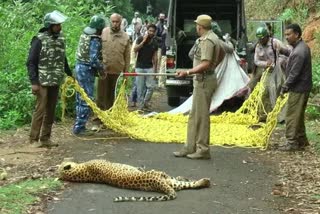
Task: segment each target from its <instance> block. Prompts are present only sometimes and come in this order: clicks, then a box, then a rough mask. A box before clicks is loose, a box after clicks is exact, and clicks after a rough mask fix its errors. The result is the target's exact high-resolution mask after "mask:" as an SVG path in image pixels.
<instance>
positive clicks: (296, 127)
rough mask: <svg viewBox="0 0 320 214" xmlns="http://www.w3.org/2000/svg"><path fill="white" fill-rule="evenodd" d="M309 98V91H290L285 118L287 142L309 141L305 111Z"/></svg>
mask: <svg viewBox="0 0 320 214" xmlns="http://www.w3.org/2000/svg"><path fill="white" fill-rule="evenodd" d="M308 99H309V92H307V93H294V92H289V97H288V102H287V112H286V119H285V120H286V139H287V143H292V144H299V145H304V144H305V143H306V142H307V141H308V139H307V135H306V127H305V124H304V112H305V110H306V107H307V102H308Z"/></svg>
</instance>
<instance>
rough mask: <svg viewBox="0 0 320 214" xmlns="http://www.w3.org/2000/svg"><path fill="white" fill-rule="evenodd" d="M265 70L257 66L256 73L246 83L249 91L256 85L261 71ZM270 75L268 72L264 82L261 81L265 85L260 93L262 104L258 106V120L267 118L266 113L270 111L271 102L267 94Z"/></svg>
mask: <svg viewBox="0 0 320 214" xmlns="http://www.w3.org/2000/svg"><path fill="white" fill-rule="evenodd" d="M264 71H265V69H264V68H260V67H257V69H256V73H255V74H254V76H253V77H252V78H251V80H250V82H249V83H248V87H249V88H250V90H251V91H253V89H254V88H255V87H256V85H257V84H258V82H259V81H260V79H261V77H262V74H263V72H264ZM270 76H271V73H268V74H267V76H266V79H265V82H264V83H263V86H264V87H265V90H264V92H263V94H262V97H261V101H262V105H259V106H258V116H259V120H260V121H265V120H266V119H267V114H268V113H269V112H270V111H272V104H271V100H270V94H269V89H268V87H269V81H270V80H269V78H270Z"/></svg>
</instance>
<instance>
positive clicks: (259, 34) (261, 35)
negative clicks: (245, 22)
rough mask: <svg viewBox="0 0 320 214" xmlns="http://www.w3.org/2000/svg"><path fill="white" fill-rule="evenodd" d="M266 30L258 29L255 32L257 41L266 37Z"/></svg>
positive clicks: (263, 28)
mask: <svg viewBox="0 0 320 214" xmlns="http://www.w3.org/2000/svg"><path fill="white" fill-rule="evenodd" d="M268 35H269V33H268V30H267V29H266V28H265V27H258V29H257V31H256V37H257V38H258V39H263V38H264V37H266V36H268Z"/></svg>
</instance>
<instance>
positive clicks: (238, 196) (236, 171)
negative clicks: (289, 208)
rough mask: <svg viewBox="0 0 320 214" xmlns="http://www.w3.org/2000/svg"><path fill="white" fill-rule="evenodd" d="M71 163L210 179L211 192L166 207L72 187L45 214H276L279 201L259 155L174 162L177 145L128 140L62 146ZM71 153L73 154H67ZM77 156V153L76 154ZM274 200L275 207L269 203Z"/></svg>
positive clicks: (271, 170)
mask: <svg viewBox="0 0 320 214" xmlns="http://www.w3.org/2000/svg"><path fill="white" fill-rule="evenodd" d="M64 146H65V149H66V151H67V153H68V154H69V156H70V157H74V159H75V160H76V161H87V160H91V159H97V158H100V159H108V160H110V161H114V162H120V163H126V164H130V165H134V166H145V167H146V168H147V169H159V170H162V171H165V172H167V173H168V174H170V175H173V176H178V175H180V176H184V177H189V178H195V179H197V178H202V177H209V178H211V181H212V183H215V185H214V186H211V187H210V188H207V189H200V190H182V191H179V192H178V197H177V198H176V199H175V200H173V201H168V202H123V203H114V202H113V197H115V196H120V195H121V196H126V195H127V196H147V195H159V194H158V193H150V192H142V191H134V190H125V189H119V188H115V187H110V186H108V185H103V184H82V183H79V184H78V183H72V184H70V185H68V188H66V190H65V191H64V193H63V194H62V200H61V201H57V202H54V203H52V204H49V206H48V211H47V212H48V213H50V214H64V213H66V214H67V213H77V214H82V213H83V214H84V213H97V214H100V213H101V214H109V213H110V214H130V213H132V214H162V213H167V214H169V213H174V214H180V213H183V214H189V213H190V214H213V213H219V214H220V213H223V214H224V213H266V214H273V213H279V212H278V211H276V209H277V207H278V205H279V201H278V200H279V199H275V198H274V196H272V195H271V194H270V193H271V189H272V185H273V183H274V182H275V174H276V170H275V169H276V168H275V165H274V164H272V163H268V162H267V161H263V159H264V156H263V154H261V152H260V151H257V152H255V151H253V150H245V149H236V148H232V149H230V148H220V147H213V148H212V151H211V153H212V154H211V155H212V157H213V159H211V160H189V159H186V158H175V157H173V155H172V151H175V150H177V149H179V148H180V146H181V145H178V144H154V143H145V142H138V141H134V140H122V141H119V142H118V141H117V142H113V143H110V142H88V141H86V142H72V143H69V144H67V145H64ZM75 147H77V149H76V150H74V149H73V148H75ZM80 151H81V152H80ZM274 199H275V200H276V201H277V203H275V202H273V200H274Z"/></svg>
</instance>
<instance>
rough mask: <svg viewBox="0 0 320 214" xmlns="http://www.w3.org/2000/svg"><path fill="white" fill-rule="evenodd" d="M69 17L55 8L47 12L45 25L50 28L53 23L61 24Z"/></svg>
mask: <svg viewBox="0 0 320 214" xmlns="http://www.w3.org/2000/svg"><path fill="white" fill-rule="evenodd" d="M67 18H68V17H66V16H65V15H63V14H62V13H60V12H59V11H57V10H55V11H53V12H51V13H47V14H46V15H45V16H44V20H43V22H44V27H46V28H49V27H50V25H52V24H61V23H63V22H65V21H66V19H67Z"/></svg>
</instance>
